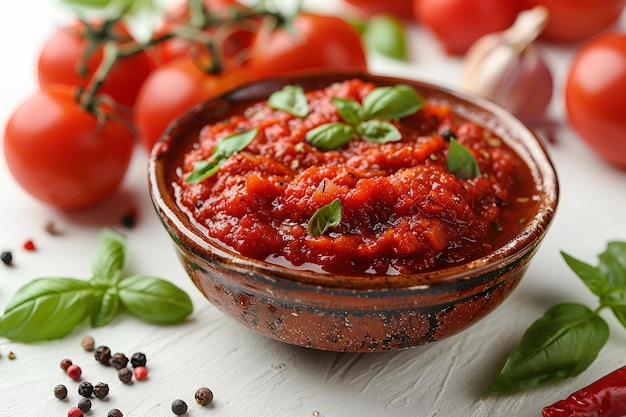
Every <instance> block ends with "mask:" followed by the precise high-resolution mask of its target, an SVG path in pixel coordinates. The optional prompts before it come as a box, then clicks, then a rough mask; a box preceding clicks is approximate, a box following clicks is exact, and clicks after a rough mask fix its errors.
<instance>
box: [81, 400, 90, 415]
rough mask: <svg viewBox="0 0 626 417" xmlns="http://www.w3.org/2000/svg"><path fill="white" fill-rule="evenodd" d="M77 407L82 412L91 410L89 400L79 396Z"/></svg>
mask: <svg viewBox="0 0 626 417" xmlns="http://www.w3.org/2000/svg"><path fill="white" fill-rule="evenodd" d="M78 408H80V411H82V412H83V413H86V412H87V411H89V410H91V400H90V399H89V398H81V399H80V400H79V401H78Z"/></svg>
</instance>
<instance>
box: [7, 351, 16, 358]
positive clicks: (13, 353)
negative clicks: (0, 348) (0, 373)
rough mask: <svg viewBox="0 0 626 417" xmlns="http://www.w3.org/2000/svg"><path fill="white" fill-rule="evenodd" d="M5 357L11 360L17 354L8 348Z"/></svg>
mask: <svg viewBox="0 0 626 417" xmlns="http://www.w3.org/2000/svg"><path fill="white" fill-rule="evenodd" d="M7 358H9V360H13V359H15V358H17V356H15V352H13V351H12V350H10V351H9V354H8V355H7Z"/></svg>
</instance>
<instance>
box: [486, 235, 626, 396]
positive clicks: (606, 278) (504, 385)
mask: <svg viewBox="0 0 626 417" xmlns="http://www.w3.org/2000/svg"><path fill="white" fill-rule="evenodd" d="M561 255H562V256H563V258H564V259H565V262H566V263H567V265H568V266H569V267H570V268H571V269H572V270H573V271H574V272H575V273H576V275H578V277H579V278H580V279H581V280H582V281H583V282H584V283H585V285H586V286H587V287H588V288H589V289H590V290H591V292H593V293H594V294H595V295H596V296H597V297H598V300H599V306H598V307H597V308H596V309H595V310H592V309H590V308H589V307H587V306H585V305H582V304H577V303H565V304H558V305H555V306H553V307H552V308H550V309H548V311H546V313H545V314H544V315H543V317H541V318H539V319H538V320H537V321H535V322H534V323H533V324H532V325H531V326H530V327H529V328H528V330H526V333H525V334H524V335H523V337H522V340H521V341H520V344H519V345H518V346H517V347H516V348H515V349H514V350H513V351H512V352H511V354H510V356H509V357H508V359H507V361H506V362H505V364H504V367H503V368H502V370H501V371H500V374H499V375H498V377H497V378H496V380H495V382H494V383H493V385H492V386H491V389H490V390H491V391H492V392H512V391H518V390H523V389H528V388H532V387H536V386H538V385H540V384H543V383H545V382H548V381H552V380H556V379H563V378H567V377H571V376H575V375H578V374H579V373H581V372H582V371H584V370H585V369H587V367H588V366H589V365H591V363H592V362H593V361H594V360H595V359H596V357H597V356H598V353H599V352H600V350H601V349H602V347H603V346H604V344H605V343H606V342H607V340H608V338H609V327H608V325H607V323H606V322H605V321H604V319H603V318H602V317H601V316H600V312H601V311H602V310H604V309H605V308H609V309H611V311H612V312H613V314H614V315H615V316H616V317H617V319H618V320H619V322H620V323H621V324H622V325H623V326H624V327H626V242H609V243H608V245H607V248H606V250H605V251H604V252H603V253H601V254H600V255H599V257H598V259H599V264H598V265H597V266H592V265H589V264H587V263H585V262H582V261H580V260H578V259H575V258H573V257H572V256H570V255H568V254H566V253H565V252H561Z"/></svg>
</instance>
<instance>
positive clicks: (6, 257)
mask: <svg viewBox="0 0 626 417" xmlns="http://www.w3.org/2000/svg"><path fill="white" fill-rule="evenodd" d="M0 259H1V260H2V263H3V264H5V265H6V266H12V265H13V254H12V253H11V251H4V252H2V254H0Z"/></svg>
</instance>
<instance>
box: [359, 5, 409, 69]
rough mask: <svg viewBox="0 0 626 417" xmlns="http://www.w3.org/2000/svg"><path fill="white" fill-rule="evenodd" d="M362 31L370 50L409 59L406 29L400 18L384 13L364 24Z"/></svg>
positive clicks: (387, 55)
mask: <svg viewBox="0 0 626 417" xmlns="http://www.w3.org/2000/svg"><path fill="white" fill-rule="evenodd" d="M362 33H363V34H362V36H363V40H364V41H365V46H366V47H367V49H368V50H370V51H374V52H377V53H379V54H381V55H383V56H386V57H389V58H393V59H398V60H401V61H406V60H407V57H408V52H407V44H406V30H405V28H404V25H403V24H402V22H401V21H400V20H398V19H396V18H394V17H393V16H389V15H384V14H381V15H377V16H374V17H372V18H371V19H370V20H369V21H368V22H367V23H366V24H365V25H364V28H363V31H362Z"/></svg>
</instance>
